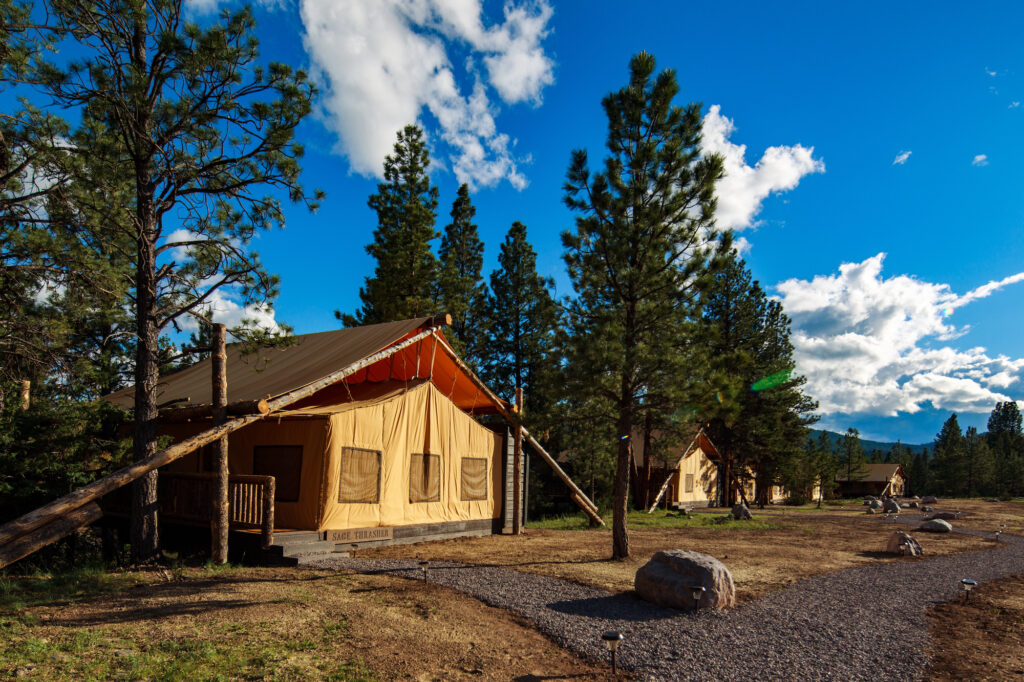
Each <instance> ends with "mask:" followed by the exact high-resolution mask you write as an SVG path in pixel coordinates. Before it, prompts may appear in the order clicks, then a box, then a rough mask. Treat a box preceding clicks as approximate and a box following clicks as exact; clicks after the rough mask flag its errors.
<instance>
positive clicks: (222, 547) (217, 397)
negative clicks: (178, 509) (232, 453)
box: [210, 323, 228, 564]
mask: <svg viewBox="0 0 1024 682" xmlns="http://www.w3.org/2000/svg"><path fill="white" fill-rule="evenodd" d="M226 336H227V330H226V328H225V327H224V325H223V324H219V323H218V324H214V325H213V353H212V357H213V362H212V363H211V365H212V368H213V377H212V381H213V384H212V386H211V388H212V397H213V423H214V424H215V425H217V426H220V425H221V424H223V423H224V422H225V420H226V419H227V406H228V371H227V359H228V358H227V345H226V338H225V337H226ZM216 451H217V457H216V462H217V482H216V485H215V486H214V495H213V518H212V519H211V525H212V528H211V529H210V530H211V536H212V538H211V548H210V554H211V559H212V560H213V563H214V564H226V563H227V561H228V436H227V434H224V435H223V436H221V437H220V438H219V439H218V440H217V445H216Z"/></svg>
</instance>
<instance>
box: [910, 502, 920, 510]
mask: <svg viewBox="0 0 1024 682" xmlns="http://www.w3.org/2000/svg"><path fill="white" fill-rule="evenodd" d="M919 506H920V505H919V504H918V503H917V502H916V501H915V502H911V503H910V508H911V509H917V508H918V507H919Z"/></svg>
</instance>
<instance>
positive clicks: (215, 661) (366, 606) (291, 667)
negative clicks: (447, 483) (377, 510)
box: [0, 568, 611, 680]
mask: <svg viewBox="0 0 1024 682" xmlns="http://www.w3.org/2000/svg"><path fill="white" fill-rule="evenodd" d="M161 575H162V576H163V577H161ZM166 577H167V575H166V572H163V571H158V572H155V574H154V573H150V574H149V575H146V574H142V575H139V580H140V582H139V584H138V585H137V586H136V587H134V588H130V589H127V590H125V591H122V592H118V593H113V594H105V595H97V596H92V597H89V598H87V599H85V600H83V601H81V602H80V603H75V604H71V605H68V604H67V603H62V602H61V601H57V602H56V603H51V604H47V605H38V606H32V607H28V608H21V609H17V612H16V613H10V612H8V613H3V611H0V633H3V636H4V639H5V640H6V641H7V643H6V644H5V652H4V653H3V654H2V655H0V677H3V678H13V677H20V678H28V679H47V680H49V679H83V678H89V679H107V678H111V677H125V678H128V679H141V678H150V679H183V680H187V679H213V678H217V679H331V680H371V679H415V680H468V679H495V680H513V679H514V680H537V679H544V680H560V679H569V678H571V679H574V680H604V679H611V675H610V674H609V669H608V668H607V667H606V666H600V665H593V664H590V663H587V662H584V661H581V660H580V659H578V658H576V657H575V656H573V655H571V654H569V653H568V652H566V651H564V650H562V649H560V648H558V647H557V646H555V645H554V644H552V643H551V642H550V641H548V640H547V639H545V638H544V637H543V636H541V635H540V634H538V633H537V632H536V631H535V630H533V629H532V628H530V627H529V625H527V624H524V623H522V622H520V621H519V620H517V619H516V618H515V617H514V616H512V615H510V614H508V613H506V612H504V611H500V610H498V609H493V608H490V607H488V606H484V605H483V604H482V603H480V602H478V601H477V600H475V599H472V598H471V597H468V596H465V595H462V594H460V593H457V592H453V591H451V590H448V589H445V588H442V587H439V586H436V585H431V584H424V583H423V582H419V581H409V580H403V579H400V578H393V577H387V576H369V575H354V574H338V573H334V572H324V571H312V570H306V569H293V568H262V569H227V570H224V571H217V572H216V573H212V574H211V573H210V572H208V571H207V572H204V571H203V570H202V569H186V570H185V571H177V572H175V575H174V576H173V577H172V578H171V580H169V581H168V580H166ZM8 638H10V639H8Z"/></svg>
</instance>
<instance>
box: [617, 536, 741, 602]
mask: <svg viewBox="0 0 1024 682" xmlns="http://www.w3.org/2000/svg"><path fill="white" fill-rule="evenodd" d="M694 585H700V586H702V587H704V592H703V593H702V596H701V598H700V601H699V602H694V600H693V586H694ZM633 586H634V588H635V589H636V593H637V595H639V596H640V597H641V598H643V599H646V600H647V601H649V602H652V603H654V604H659V605H660V606H667V607H669V608H674V609H694V608H715V609H726V608H731V607H732V606H735V605H736V586H735V584H734V583H733V580H732V574H731V573H729V569H728V568H726V567H725V564H723V563H722V562H721V561H719V560H718V559H716V558H714V557H713V556H710V555H708V554H701V553H700V552H690V551H686V550H682V549H667V550H663V551H660V552H657V553H655V555H654V556H653V557H651V560H650V561H648V562H647V563H646V564H644V565H643V566H641V567H640V569H639V570H638V571H637V572H636V577H635V578H634V580H633Z"/></svg>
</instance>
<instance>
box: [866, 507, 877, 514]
mask: <svg viewBox="0 0 1024 682" xmlns="http://www.w3.org/2000/svg"><path fill="white" fill-rule="evenodd" d="M864 511H866V512H867V513H868V514H874V513H876V512H875V510H874V509H872V508H871V507H868V508H867V509H865V510H864Z"/></svg>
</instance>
